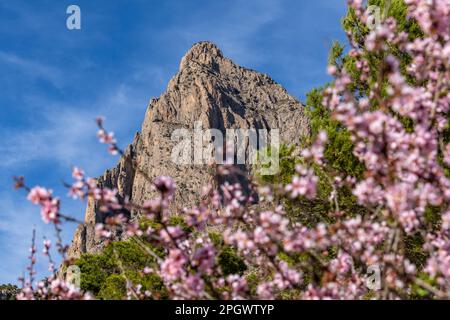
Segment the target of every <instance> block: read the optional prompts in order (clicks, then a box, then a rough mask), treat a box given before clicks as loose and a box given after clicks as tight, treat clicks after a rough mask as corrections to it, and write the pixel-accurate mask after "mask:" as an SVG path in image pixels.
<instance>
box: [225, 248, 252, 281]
mask: <svg viewBox="0 0 450 320" xmlns="http://www.w3.org/2000/svg"><path fill="white" fill-rule="evenodd" d="M218 263H219V265H220V267H221V269H222V272H223V273H224V275H229V274H242V273H243V272H244V271H245V270H246V269H247V266H246V265H245V262H244V260H242V259H241V258H240V257H238V255H237V254H236V250H235V249H234V248H231V247H225V248H223V249H222V252H221V253H220V254H219V256H218Z"/></svg>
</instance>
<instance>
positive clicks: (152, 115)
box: [69, 42, 309, 257]
mask: <svg viewBox="0 0 450 320" xmlns="http://www.w3.org/2000/svg"><path fill="white" fill-rule="evenodd" d="M196 125H197V126H198V125H201V127H202V129H203V130H208V129H217V130H219V131H221V132H223V133H224V135H225V131H226V130H227V129H244V130H245V129H256V130H258V129H266V130H267V131H269V132H270V131H271V130H274V129H278V130H279V133H280V140H281V142H284V143H288V144H298V143H299V140H300V139H301V137H302V136H304V135H307V134H308V133H309V121H308V119H307V117H306V116H305V114H304V109H303V106H302V105H301V104H300V102H299V101H297V100H296V99H295V98H294V97H292V96H291V95H289V94H288V93H287V91H286V90H285V89H284V88H283V87H282V86H281V85H279V84H277V83H276V82H275V81H273V80H272V79H271V78H270V77H269V76H267V75H265V74H261V73H259V72H256V71H253V70H250V69H246V68H243V67H240V66H238V65H236V64H235V63H233V61H231V60H230V59H228V58H226V57H224V56H223V54H222V52H221V50H220V49H219V48H218V47H217V46H216V45H215V44H213V43H211V42H199V43H197V44H195V45H194V46H193V47H192V48H191V49H190V50H189V51H188V52H187V53H186V55H185V56H184V57H183V58H182V60H181V63H180V68H179V71H178V73H177V74H176V75H175V76H174V77H173V78H172V79H171V80H170V82H169V84H168V86H167V89H166V91H165V92H164V93H163V94H162V95H161V96H160V97H159V98H157V99H152V100H151V102H150V104H149V106H148V108H147V112H146V114H145V118H144V122H143V124H142V130H141V132H140V133H137V134H136V136H135V138H134V141H133V143H132V144H131V145H130V146H129V147H128V148H127V149H126V152H125V155H124V156H123V157H122V158H121V159H120V161H119V163H118V165H117V166H116V167H115V168H113V169H110V170H107V171H106V172H105V173H104V174H103V176H101V177H100V178H98V185H99V186H100V187H108V188H115V189H117V190H118V194H119V197H120V198H121V200H123V199H126V198H128V199H130V200H132V201H133V203H136V204H143V203H144V202H145V201H147V200H149V199H151V198H152V197H154V195H155V191H154V190H153V188H152V184H151V183H150V182H149V181H148V179H146V178H144V177H143V176H142V174H141V173H140V172H136V171H135V170H134V169H133V167H132V165H131V163H132V162H135V163H137V165H138V166H139V170H141V171H143V172H145V174H146V175H147V176H148V177H150V178H151V179H152V178H155V177H157V176H171V177H172V178H173V179H174V180H175V182H176V184H177V186H178V188H177V192H176V194H175V197H174V201H173V204H172V209H173V210H174V211H177V212H180V211H181V209H183V208H184V207H189V206H191V205H195V204H196V203H197V202H198V200H199V199H200V193H201V188H202V186H204V185H206V184H208V183H211V182H212V180H213V177H214V173H213V172H211V167H208V166H207V165H199V164H193V163H191V164H186V163H184V164H179V163H175V162H174V161H172V160H171V156H172V154H173V150H174V148H176V146H177V144H179V142H177V141H174V139H173V134H174V132H175V131H177V130H178V132H180V130H185V132H192V130H193V129H194V127H195V126H196ZM194 152H195V151H194ZM242 168H243V170H244V171H247V172H248V173H250V170H251V165H250V164H249V163H247V162H246V163H245V164H244V165H243V166H242ZM136 214H137V213H136V212H132V213H131V216H132V218H133V216H135V215H136ZM103 220H104V215H103V214H102V213H101V212H100V210H99V206H98V203H96V202H95V201H94V200H93V199H89V200H88V205H87V209H86V215H85V223H84V225H80V226H79V227H78V228H77V231H76V233H75V236H74V239H73V242H72V245H71V247H70V249H69V256H71V257H78V256H79V255H80V254H82V253H85V252H96V251H97V250H99V249H101V248H102V245H103V244H102V242H101V241H100V239H98V238H97V237H96V236H95V224H96V223H100V222H102V221H103ZM116 238H117V239H118V240H120V239H122V238H123V235H122V234H121V231H120V230H117V234H116Z"/></svg>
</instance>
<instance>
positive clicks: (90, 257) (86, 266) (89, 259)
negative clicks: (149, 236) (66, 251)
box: [76, 239, 167, 300]
mask: <svg viewBox="0 0 450 320" xmlns="http://www.w3.org/2000/svg"><path fill="white" fill-rule="evenodd" d="M146 245H147V246H149V247H150V245H149V244H146ZM151 250H152V251H154V252H155V253H156V254H157V255H159V256H163V250H162V249H160V248H151ZM155 262H156V261H155V258H153V257H152V256H150V255H149V254H148V253H147V252H145V250H143V249H142V248H141V247H140V245H139V244H137V243H136V242H135V241H133V239H130V240H128V241H117V242H112V243H111V244H110V245H109V246H107V247H106V248H105V249H104V250H103V251H101V252H99V253H96V254H83V255H82V256H81V257H80V259H78V260H77V261H76V265H78V266H79V267H80V271H81V289H82V290H84V291H89V292H91V293H92V294H93V295H94V296H96V297H97V298H99V299H108V300H109V299H123V298H125V294H126V290H125V287H124V286H125V284H126V280H127V279H128V280H129V281H130V282H131V283H133V284H134V285H136V284H142V286H143V287H142V290H143V291H145V290H150V291H151V292H152V293H154V296H158V297H159V298H166V297H167V291H166V289H165V287H164V285H163V283H162V280H161V279H160V278H159V276H157V275H154V274H150V275H145V274H143V273H142V270H143V269H144V268H145V267H146V266H152V265H154V264H155Z"/></svg>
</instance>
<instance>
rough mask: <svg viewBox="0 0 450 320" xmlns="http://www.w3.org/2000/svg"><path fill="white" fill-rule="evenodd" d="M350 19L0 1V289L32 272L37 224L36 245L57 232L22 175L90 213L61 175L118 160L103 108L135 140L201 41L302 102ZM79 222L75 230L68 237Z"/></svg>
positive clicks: (287, 5)
mask: <svg viewBox="0 0 450 320" xmlns="http://www.w3.org/2000/svg"><path fill="white" fill-rule="evenodd" d="M70 4H76V5H78V6H79V7H80V8H81V18H82V22H81V23H82V25H81V26H82V29H81V30H72V31H69V30H67V28H66V18H67V16H68V15H67V14H66V8H67V7H68V6H69V5H70ZM344 14H345V1H343V0H302V1H298V0H259V1H258V0H183V1H181V0H177V1H176V0H165V1H153V0H127V1H125V0H121V1H119V0H117V1H110V0H108V1H106V0H105V1H103V0H95V1H92V0H72V1H63V0H53V1H50V0H36V1H22V0H0V138H1V139H0V157H1V159H0V284H1V283H7V282H16V281H17V278H18V276H20V274H21V273H22V271H24V270H25V267H26V264H27V261H26V257H27V255H28V247H29V243H30V238H31V233H32V229H33V226H36V229H37V236H38V237H37V240H38V244H41V243H42V238H43V236H44V235H45V236H47V237H49V238H51V239H53V231H52V229H51V228H49V227H48V226H45V225H44V224H43V222H42V221H41V220H40V215H39V211H38V208H36V207H34V206H32V205H31V204H29V203H27V201H26V200H25V194H24V193H23V192H18V191H14V190H12V182H11V181H12V179H11V178H12V176H14V175H24V176H26V179H27V182H28V184H29V185H32V186H34V185H42V186H46V187H49V188H51V189H53V190H54V192H55V194H56V195H58V196H60V197H61V198H63V200H64V201H63V211H64V212H65V213H67V214H71V215H73V216H75V217H77V218H79V219H82V217H83V215H84V207H85V205H84V203H80V202H75V201H73V200H70V199H69V198H67V197H66V194H67V190H65V189H64V188H63V187H62V184H61V181H63V180H66V181H70V167H71V166H72V165H76V166H80V167H83V168H84V169H85V171H86V172H87V174H89V175H90V176H98V175H100V174H101V173H102V172H103V171H104V170H105V169H107V168H108V167H111V166H113V165H114V164H115V163H116V161H117V159H116V158H114V157H112V156H109V155H108V154H107V153H106V152H105V148H104V147H103V146H101V145H99V144H98V143H97V139H96V137H95V133H96V127H95V123H94V121H93V119H94V118H95V117H96V116H97V115H104V116H105V117H106V120H107V122H106V124H107V127H108V128H111V129H112V130H113V131H114V132H115V133H116V136H117V137H118V139H119V141H120V142H121V144H122V145H126V144H127V143H130V142H131V140H132V136H133V135H134V133H135V132H136V131H138V130H139V129H140V125H141V122H142V120H143V117H144V113H145V110H146V107H147V105H148V102H149V100H150V99H151V98H152V97H157V96H159V95H160V94H161V93H162V92H163V91H164V89H165V87H166V85H167V83H168V81H169V79H170V78H171V77H172V76H173V75H174V74H175V73H176V71H177V69H178V65H179V62H180V59H181V57H182V56H183V55H184V53H185V52H186V51H187V50H188V49H189V47H190V46H191V45H192V44H193V43H195V42H197V41H201V40H210V41H213V42H215V43H216V44H217V45H218V46H219V47H220V48H221V49H222V51H223V52H224V54H225V55H226V56H228V57H230V58H231V59H233V60H234V61H235V62H236V63H238V64H240V65H243V66H245V67H249V68H252V69H256V70H258V71H260V72H264V73H267V74H269V75H270V76H271V77H272V78H274V79H275V80H276V81H277V82H279V83H281V84H282V85H283V86H284V87H285V88H286V89H287V90H288V91H289V92H290V93H291V94H292V95H294V96H296V97H298V98H299V99H300V100H304V97H305V94H306V93H307V92H308V91H309V90H310V89H311V88H313V87H315V86H318V85H321V84H323V83H324V82H326V81H327V80H328V78H327V76H326V72H325V70H326V60H327V52H328V49H329V47H330V45H331V43H332V41H334V40H341V41H344V37H345V36H344V34H343V32H342V31H341V28H340V19H341V18H342V16H343V15H344ZM75 227H76V226H75V225H65V227H64V238H65V239H66V241H70V239H71V238H72V234H73V230H74V229H75ZM41 249H42V248H41V246H40V249H39V251H40V250H41ZM38 258H39V264H38V271H39V276H44V275H45V274H46V272H45V271H46V261H45V259H44V257H42V256H41V255H40V256H39V257H38Z"/></svg>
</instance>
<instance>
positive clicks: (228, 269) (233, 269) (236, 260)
mask: <svg viewBox="0 0 450 320" xmlns="http://www.w3.org/2000/svg"><path fill="white" fill-rule="evenodd" d="M208 235H209V238H210V239H211V240H212V242H213V244H214V246H215V248H216V249H217V250H218V251H219V252H218V255H217V263H218V264H219V266H220V268H221V270H222V272H223V274H224V275H230V274H242V273H243V272H244V271H246V270H247V266H246V264H245V262H244V260H243V259H242V258H241V257H239V255H238V253H237V250H236V248H234V247H231V246H228V245H225V244H224V241H223V238H222V235H221V234H220V233H218V232H209V234H208Z"/></svg>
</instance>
